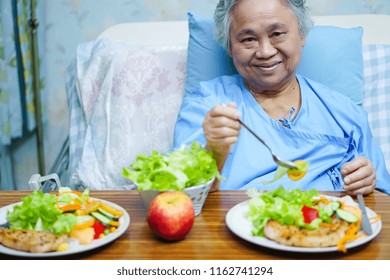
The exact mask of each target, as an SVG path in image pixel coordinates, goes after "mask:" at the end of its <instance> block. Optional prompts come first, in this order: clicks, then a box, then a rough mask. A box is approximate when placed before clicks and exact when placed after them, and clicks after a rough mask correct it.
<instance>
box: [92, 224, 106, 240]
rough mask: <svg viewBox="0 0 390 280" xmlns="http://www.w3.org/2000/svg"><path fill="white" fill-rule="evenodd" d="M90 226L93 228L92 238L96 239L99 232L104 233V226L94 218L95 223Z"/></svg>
mask: <svg viewBox="0 0 390 280" xmlns="http://www.w3.org/2000/svg"><path fill="white" fill-rule="evenodd" d="M92 228H93V229H94V230H95V235H94V236H93V239H98V238H99V236H100V234H102V233H104V231H105V230H106V226H105V225H104V224H103V223H101V222H99V221H98V220H95V223H94V224H93V226H92Z"/></svg>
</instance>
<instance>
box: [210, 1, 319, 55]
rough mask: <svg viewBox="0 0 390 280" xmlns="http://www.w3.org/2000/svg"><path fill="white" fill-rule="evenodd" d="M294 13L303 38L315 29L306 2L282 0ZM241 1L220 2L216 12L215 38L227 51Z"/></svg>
mask: <svg viewBox="0 0 390 280" xmlns="http://www.w3.org/2000/svg"><path fill="white" fill-rule="evenodd" d="M280 1H282V3H283V4H285V5H286V6H287V7H288V8H289V9H290V11H291V12H292V13H293V15H294V16H295V18H296V19H297V21H298V26H299V31H300V32H301V35H302V36H303V37H306V36H307V35H308V34H309V31H310V29H311V28H312V27H313V20H312V19H311V17H310V15H309V10H308V8H307V6H306V5H305V2H306V1H305V0H280ZM239 2H240V0H219V2H218V4H217V7H216V8H215V12H214V20H215V38H216V40H217V42H218V43H219V44H220V45H221V46H222V47H223V48H224V49H225V50H229V48H230V44H229V41H230V38H229V30H230V20H231V13H232V10H233V8H234V7H235V6H236V5H237V4H238V3H239Z"/></svg>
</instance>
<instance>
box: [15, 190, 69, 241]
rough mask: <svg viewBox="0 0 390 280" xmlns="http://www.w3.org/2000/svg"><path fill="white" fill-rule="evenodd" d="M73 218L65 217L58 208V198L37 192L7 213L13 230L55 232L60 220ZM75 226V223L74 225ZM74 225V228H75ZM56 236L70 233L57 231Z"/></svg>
mask: <svg viewBox="0 0 390 280" xmlns="http://www.w3.org/2000/svg"><path fill="white" fill-rule="evenodd" d="M59 219H60V220H63V221H65V220H67V219H68V220H69V223H72V218H71V217H67V215H66V216H65V215H63V213H62V211H61V210H59V209H58V208H57V207H56V196H55V195H54V194H49V193H45V194H44V193H43V192H42V191H39V190H36V191H34V192H33V193H32V194H31V195H28V196H26V197H24V198H23V199H22V204H20V205H16V206H14V208H13V210H10V211H8V212H7V221H8V222H9V223H10V228H11V229H30V230H42V231H50V232H53V225H54V224H55V223H56V222H57V221H58V220H59ZM73 224H74V223H73ZM73 224H72V226H73ZM55 233H56V234H61V233H68V231H66V232H65V231H56V232H55Z"/></svg>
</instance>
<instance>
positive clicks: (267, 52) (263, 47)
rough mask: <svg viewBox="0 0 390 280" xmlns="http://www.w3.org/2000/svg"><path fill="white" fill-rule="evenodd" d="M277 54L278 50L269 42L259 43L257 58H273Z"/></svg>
mask: <svg viewBox="0 0 390 280" xmlns="http://www.w3.org/2000/svg"><path fill="white" fill-rule="evenodd" d="M276 53H277V50H276V48H275V47H274V46H273V45H272V43H271V42H270V41H269V40H262V41H259V42H258V44H257V48H256V52H255V56H256V57H257V58H268V57H272V56H273V55H275V54H276Z"/></svg>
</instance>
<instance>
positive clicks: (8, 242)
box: [0, 228, 68, 253]
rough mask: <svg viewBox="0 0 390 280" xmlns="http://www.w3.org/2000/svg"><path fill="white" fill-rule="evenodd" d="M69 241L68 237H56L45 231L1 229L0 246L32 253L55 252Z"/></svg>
mask: <svg viewBox="0 0 390 280" xmlns="http://www.w3.org/2000/svg"><path fill="white" fill-rule="evenodd" d="M67 239H68V236H67V235H61V236H55V235H54V234H53V233H50V232H45V231H35V230H24V229H20V230H10V229H5V228H0V244H3V245H4V246H6V247H8V248H12V249H15V250H19V251H25V252H31V253H44V252H50V251H55V250H56V248H57V247H58V246H59V245H60V244H61V243H63V242H65V241H67Z"/></svg>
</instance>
